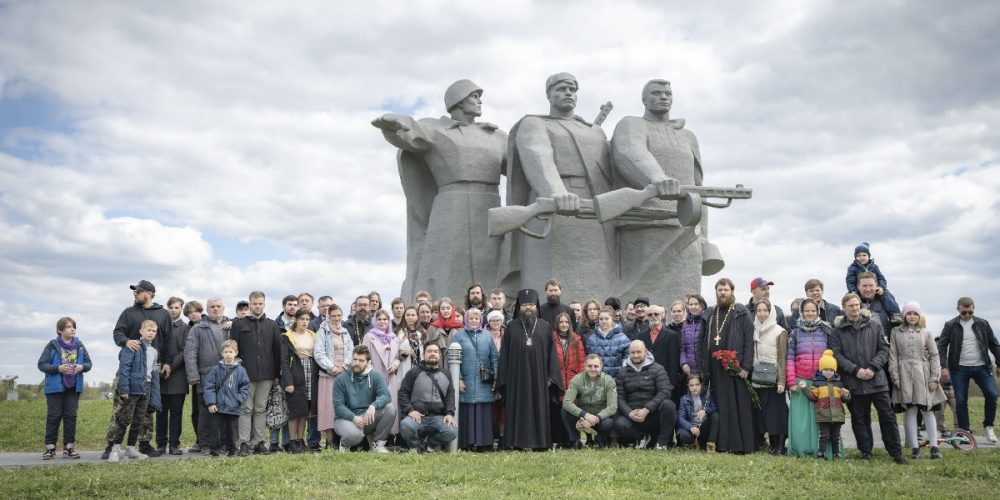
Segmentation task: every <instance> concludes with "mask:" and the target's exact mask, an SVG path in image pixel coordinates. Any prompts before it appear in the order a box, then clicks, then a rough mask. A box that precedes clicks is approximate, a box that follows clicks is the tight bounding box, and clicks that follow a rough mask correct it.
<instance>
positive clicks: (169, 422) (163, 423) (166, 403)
mask: <svg viewBox="0 0 1000 500" xmlns="http://www.w3.org/2000/svg"><path fill="white" fill-rule="evenodd" d="M185 398H187V394H186V393H185V394H161V395H160V404H161V405H162V406H163V411H160V412H157V413H156V446H158V447H160V448H163V447H165V446H167V445H168V444H169V445H170V446H173V447H180V445H181V420H182V419H183V418H184V415H183V412H184V399H185Z"/></svg>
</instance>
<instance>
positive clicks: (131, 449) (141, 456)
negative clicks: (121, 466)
mask: <svg viewBox="0 0 1000 500" xmlns="http://www.w3.org/2000/svg"><path fill="white" fill-rule="evenodd" d="M125 458H131V459H133V460H145V459H147V458H149V455H147V454H145V453H142V452H140V451H139V450H137V449H136V447H135V446H126V447H125Z"/></svg>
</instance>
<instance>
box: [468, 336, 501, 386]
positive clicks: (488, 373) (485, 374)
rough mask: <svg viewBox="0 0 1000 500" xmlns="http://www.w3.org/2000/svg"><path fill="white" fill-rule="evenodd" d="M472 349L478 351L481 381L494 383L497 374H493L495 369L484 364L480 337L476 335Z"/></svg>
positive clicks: (477, 357) (477, 359)
mask: <svg viewBox="0 0 1000 500" xmlns="http://www.w3.org/2000/svg"><path fill="white" fill-rule="evenodd" d="M472 349H473V350H474V351H476V362H477V363H479V381H480V382H482V383H484V384H486V385H493V381H494V380H496V376H495V375H494V374H493V369H492V368H488V367H485V366H483V362H482V360H480V359H479V339H478V338H476V337H473V339H472Z"/></svg>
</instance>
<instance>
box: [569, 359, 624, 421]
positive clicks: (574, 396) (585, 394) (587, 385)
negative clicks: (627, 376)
mask: <svg viewBox="0 0 1000 500" xmlns="http://www.w3.org/2000/svg"><path fill="white" fill-rule="evenodd" d="M563 409H564V410H566V411H567V412H569V413H570V414H571V415H576V416H577V417H583V415H584V414H585V413H589V414H591V415H597V418H599V419H601V420H604V419H606V418H608V417H611V416H613V415H614V414H616V413H618V387H617V386H616V385H615V379H613V378H611V376H610V375H608V374H607V373H604V372H603V371H602V372H601V374H600V375H599V376H598V377H597V382H594V383H592V382H591V381H590V377H588V376H587V372H583V373H578V374H576V376H574V377H573V380H570V382H569V389H566V396H565V397H564V398H563Z"/></svg>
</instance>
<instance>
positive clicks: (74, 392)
mask: <svg viewBox="0 0 1000 500" xmlns="http://www.w3.org/2000/svg"><path fill="white" fill-rule="evenodd" d="M56 333H58V335H57V336H56V338H54V339H52V340H51V341H49V343H48V344H45V349H43V350H42V356H41V357H40V358H38V369H39V370H41V371H42V373H44V374H45V402H46V405H47V406H48V415H47V416H46V417H45V453H44V454H43V455H42V460H51V459H53V458H55V456H56V441H57V438H58V437H59V422H62V424H63V458H72V459H77V458H80V454H79V453H77V451H76V449H75V447H74V444H75V442H76V410H77V408H78V407H79V405H80V393H81V392H83V372H88V371H90V368H91V361H90V355H88V354H87V349H86V348H84V347H83V342H81V341H80V339H78V338H76V321H74V320H73V318H60V319H59V321H57V322H56Z"/></svg>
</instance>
